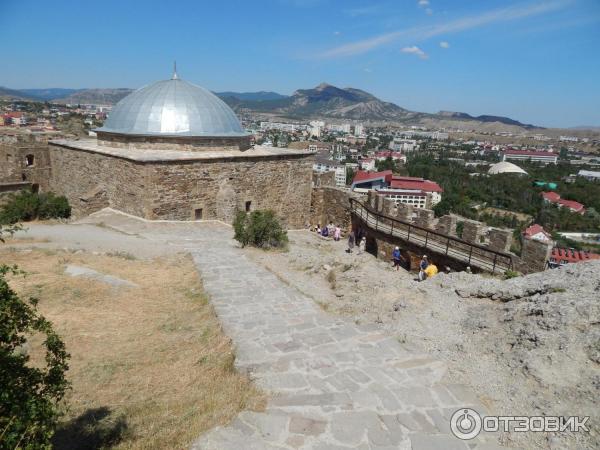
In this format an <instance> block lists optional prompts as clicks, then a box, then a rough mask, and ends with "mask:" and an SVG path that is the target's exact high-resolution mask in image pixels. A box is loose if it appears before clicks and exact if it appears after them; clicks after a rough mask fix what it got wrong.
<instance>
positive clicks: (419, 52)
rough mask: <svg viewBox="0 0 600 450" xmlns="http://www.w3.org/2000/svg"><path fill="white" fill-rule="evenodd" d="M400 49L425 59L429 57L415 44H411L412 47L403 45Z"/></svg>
mask: <svg viewBox="0 0 600 450" xmlns="http://www.w3.org/2000/svg"><path fill="white" fill-rule="evenodd" d="M400 51H401V52H402V53H409V54H411V55H417V56H418V57H419V58H421V59H427V58H429V56H428V55H427V53H425V52H424V51H423V50H421V49H420V48H419V47H417V46H416V45H413V46H412V47H404V48H403V49H401V50H400Z"/></svg>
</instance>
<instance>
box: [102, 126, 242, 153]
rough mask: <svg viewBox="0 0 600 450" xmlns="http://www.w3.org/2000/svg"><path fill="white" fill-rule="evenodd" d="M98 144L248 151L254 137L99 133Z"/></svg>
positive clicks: (197, 150)
mask: <svg viewBox="0 0 600 450" xmlns="http://www.w3.org/2000/svg"><path fill="white" fill-rule="evenodd" d="M97 135H98V144H99V145H106V146H109V147H118V148H133V149H135V148H142V149H154V150H178V151H181V150H186V151H190V152H202V151H207V150H238V151H239V150H248V149H249V148H250V146H251V145H250V142H251V139H252V136H232V137H198V136H179V137H173V136H170V137H163V136H136V135H124V134H118V133H106V132H102V131H98V132H97Z"/></svg>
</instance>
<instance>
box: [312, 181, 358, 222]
mask: <svg viewBox="0 0 600 450" xmlns="http://www.w3.org/2000/svg"><path fill="white" fill-rule="evenodd" d="M350 197H354V198H357V199H361V200H362V201H365V200H366V198H365V197H364V196H362V197H361V196H359V195H357V194H353V193H352V192H350V191H348V190H345V189H340V188H334V187H321V188H314V189H313V191H312V201H311V214H310V215H311V224H312V225H317V224H321V225H324V224H326V223H329V221H333V222H334V223H335V224H336V225H337V224H339V225H340V226H341V227H342V229H348V228H349V227H350V224H351V217H350V210H349V207H350Z"/></svg>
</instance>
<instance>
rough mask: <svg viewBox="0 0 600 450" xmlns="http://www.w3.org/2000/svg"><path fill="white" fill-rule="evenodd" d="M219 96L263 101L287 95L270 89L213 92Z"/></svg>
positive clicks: (278, 98)
mask: <svg viewBox="0 0 600 450" xmlns="http://www.w3.org/2000/svg"><path fill="white" fill-rule="evenodd" d="M215 94H216V95H218V96H219V97H221V98H227V97H233V98H235V99H238V100H242V101H246V100H248V101H264V100H280V99H282V98H287V97H288V96H287V95H281V94H278V93H277V92H272V91H258V92H231V91H226V92H215Z"/></svg>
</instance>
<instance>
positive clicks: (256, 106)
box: [224, 83, 414, 120]
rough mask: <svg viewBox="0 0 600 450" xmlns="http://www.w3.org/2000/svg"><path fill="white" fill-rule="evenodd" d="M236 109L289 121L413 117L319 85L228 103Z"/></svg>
mask: <svg viewBox="0 0 600 450" xmlns="http://www.w3.org/2000/svg"><path fill="white" fill-rule="evenodd" d="M224 100H225V101H226V102H227V103H228V104H229V105H230V106H231V107H233V108H234V109H236V110H249V111H254V112H262V113H270V114H276V115H281V116H285V117H290V118H310V117H331V118H339V119H356V120H403V119H406V118H408V117H412V116H414V113H411V112H410V111H407V110H406V109H404V108H401V107H399V106H397V105H394V104H393V103H389V102H384V101H381V100H379V99H378V98H377V97H375V96H373V95H371V94H369V93H368V92H365V91H361V90H360V89H354V88H345V89H342V88H338V87H336V86H332V85H330V84H327V83H321V84H320V85H318V86H317V87H315V88H313V89H298V90H297V91H295V92H294V93H293V94H292V95H291V96H290V97H283V98H279V99H275V100H265V101H260V102H258V101H242V100H239V99H235V100H234V101H231V100H230V99H228V98H225V99H224Z"/></svg>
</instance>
